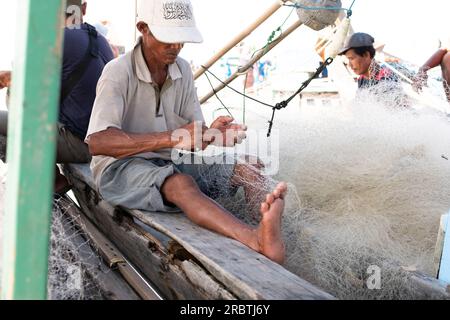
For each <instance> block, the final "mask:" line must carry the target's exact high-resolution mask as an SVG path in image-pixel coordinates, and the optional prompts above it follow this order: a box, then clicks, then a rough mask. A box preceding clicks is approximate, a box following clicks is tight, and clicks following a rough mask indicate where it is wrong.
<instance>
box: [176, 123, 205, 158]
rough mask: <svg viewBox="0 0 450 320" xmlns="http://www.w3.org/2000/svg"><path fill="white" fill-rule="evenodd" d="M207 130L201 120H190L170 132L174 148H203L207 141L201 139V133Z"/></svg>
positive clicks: (192, 149) (196, 149) (194, 149)
mask: <svg viewBox="0 0 450 320" xmlns="http://www.w3.org/2000/svg"><path fill="white" fill-rule="evenodd" d="M206 130H208V127H207V126H205V125H204V124H203V123H202V122H192V123H190V124H187V125H185V126H183V127H181V128H179V129H177V130H174V131H173V132H172V141H173V142H174V143H175V146H174V148H175V149H180V150H186V151H200V150H205V149H206V148H207V147H208V145H209V143H207V142H206V141H203V135H204V133H205V132H206Z"/></svg>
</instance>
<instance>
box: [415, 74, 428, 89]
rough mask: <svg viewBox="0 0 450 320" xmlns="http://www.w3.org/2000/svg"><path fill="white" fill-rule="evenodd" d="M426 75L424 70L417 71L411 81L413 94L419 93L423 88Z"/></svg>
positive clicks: (425, 82) (426, 79)
mask: <svg viewBox="0 0 450 320" xmlns="http://www.w3.org/2000/svg"><path fill="white" fill-rule="evenodd" d="M427 82H428V74H427V72H426V71H425V70H424V69H422V68H421V69H419V72H417V74H416V76H415V77H414V79H413V84H412V87H413V89H414V91H415V92H421V91H422V89H423V87H424V86H426V85H427Z"/></svg>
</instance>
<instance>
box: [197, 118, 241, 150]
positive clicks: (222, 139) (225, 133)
mask: <svg viewBox="0 0 450 320" xmlns="http://www.w3.org/2000/svg"><path fill="white" fill-rule="evenodd" d="M233 121H234V119H233V118H232V117H219V118H217V119H216V120H215V121H214V122H213V123H212V125H211V128H210V129H209V130H208V131H206V133H205V135H204V137H203V140H204V141H206V142H207V143H213V144H214V145H216V146H221V147H234V146H235V145H236V144H240V143H242V141H243V140H244V139H245V138H247V134H246V131H247V126H245V125H240V124H235V123H233Z"/></svg>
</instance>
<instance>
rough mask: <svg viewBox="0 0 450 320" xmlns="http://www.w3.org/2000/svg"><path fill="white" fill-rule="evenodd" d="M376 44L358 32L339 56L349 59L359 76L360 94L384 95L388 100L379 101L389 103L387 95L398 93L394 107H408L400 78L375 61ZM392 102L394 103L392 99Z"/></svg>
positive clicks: (380, 99)
mask: <svg viewBox="0 0 450 320" xmlns="http://www.w3.org/2000/svg"><path fill="white" fill-rule="evenodd" d="M374 43H375V39H374V38H373V37H372V36H371V35H369V34H367V33H362V32H358V33H355V34H353V35H352V36H351V37H350V38H348V40H347V41H346V44H345V45H344V48H343V49H342V50H341V52H340V53H339V54H340V55H345V56H346V57H347V59H348V63H349V66H350V68H351V69H352V70H353V72H354V73H355V74H357V75H358V76H359V78H358V89H359V90H360V92H361V91H366V92H367V91H369V92H371V93H375V94H376V95H380V94H381V95H384V97H385V98H386V99H383V97H378V99H377V100H378V101H380V102H385V103H388V99H387V97H388V96H386V95H385V94H387V93H389V94H391V93H397V96H396V97H395V99H394V106H406V105H407V103H406V95H405V94H404V93H403V90H402V88H401V86H400V81H399V79H398V77H397V76H396V75H395V74H394V73H393V72H392V71H391V70H390V69H388V68H387V67H386V66H383V65H380V64H379V63H377V62H376V61H375V54H376V50H375V47H374ZM364 89H367V90H364ZM383 100H384V101H383ZM390 100H391V101H392V99H391V98H390Z"/></svg>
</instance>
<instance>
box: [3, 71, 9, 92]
mask: <svg viewBox="0 0 450 320" xmlns="http://www.w3.org/2000/svg"><path fill="white" fill-rule="evenodd" d="M10 85H11V71H0V90H1V89H3V88H8V87H9V86H10Z"/></svg>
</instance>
